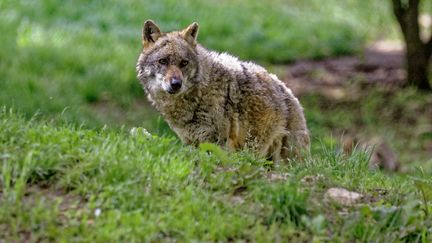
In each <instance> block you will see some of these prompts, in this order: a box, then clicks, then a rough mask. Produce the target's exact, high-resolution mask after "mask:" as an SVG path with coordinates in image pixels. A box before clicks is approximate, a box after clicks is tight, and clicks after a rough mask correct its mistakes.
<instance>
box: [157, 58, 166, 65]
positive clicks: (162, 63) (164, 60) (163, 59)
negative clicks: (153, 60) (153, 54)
mask: <svg viewBox="0 0 432 243" xmlns="http://www.w3.org/2000/svg"><path fill="white" fill-rule="evenodd" d="M159 64H161V65H167V64H168V59H166V58H161V59H159Z"/></svg>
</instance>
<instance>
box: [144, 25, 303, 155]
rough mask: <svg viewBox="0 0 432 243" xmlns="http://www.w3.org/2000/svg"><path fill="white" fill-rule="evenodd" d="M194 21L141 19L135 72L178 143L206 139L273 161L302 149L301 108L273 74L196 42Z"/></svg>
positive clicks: (197, 143)
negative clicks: (172, 25)
mask: <svg viewBox="0 0 432 243" xmlns="http://www.w3.org/2000/svg"><path fill="white" fill-rule="evenodd" d="M198 30H199V26H198V24H197V23H196V22H194V23H192V24H190V25H189V26H188V27H187V28H185V29H183V30H179V31H171V32H162V31H161V30H160V28H159V27H158V26H157V25H156V24H155V22H154V21H152V20H147V21H145V23H144V27H143V30H142V46H143V48H142V51H141V53H140V54H139V58H138V61H137V64H136V71H137V78H138V80H139V81H140V83H141V85H142V87H143V89H144V91H145V93H146V94H147V97H148V99H149V101H150V102H151V103H152V104H153V106H154V107H155V108H156V109H157V110H158V111H159V112H160V113H161V115H162V116H163V117H164V119H165V120H166V121H167V123H168V125H169V126H170V127H171V129H172V130H174V132H175V133H176V134H177V135H178V137H179V138H180V139H181V141H182V142H183V143H185V144H190V145H195V146H196V145H199V144H200V143H204V142H210V143H215V144H218V145H220V146H222V147H224V148H226V149H227V150H229V151H237V150H242V149H246V150H249V151H252V152H254V153H256V154H258V155H259V156H264V157H265V158H268V159H271V160H273V161H276V162H278V161H290V160H291V159H293V158H297V157H298V156H300V155H302V154H304V153H303V152H304V151H308V150H309V146H310V145H309V143H310V139H309V131H308V128H307V125H306V120H305V117H304V114H303V108H302V106H301V105H300V103H299V101H298V99H297V98H296V97H295V96H294V95H293V93H292V92H291V90H290V89H289V88H288V87H287V86H286V85H285V84H284V83H283V82H281V81H280V80H279V79H278V78H277V77H276V75H274V74H271V73H269V72H267V71H266V70H265V69H264V68H263V67H261V66H259V65H257V64H254V63H252V62H243V61H240V60H239V59H238V58H236V57H234V56H231V55H229V54H227V53H218V52H215V51H210V50H207V49H206V48H204V47H203V46H201V45H200V44H198V42H197V36H198Z"/></svg>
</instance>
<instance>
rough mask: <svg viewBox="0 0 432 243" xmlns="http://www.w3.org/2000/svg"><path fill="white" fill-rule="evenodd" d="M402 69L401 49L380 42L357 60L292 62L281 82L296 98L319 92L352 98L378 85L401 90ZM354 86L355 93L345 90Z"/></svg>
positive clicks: (334, 96) (337, 97)
mask: <svg viewBox="0 0 432 243" xmlns="http://www.w3.org/2000/svg"><path fill="white" fill-rule="evenodd" d="M403 66H404V65H403V47H402V45H401V44H400V43H398V42H391V41H380V42H376V43H375V44H373V45H371V46H370V47H368V48H366V50H365V51H364V52H363V55H359V56H342V57H336V58H328V59H324V60H318V61H314V60H303V61H298V62H295V63H294V64H291V65H288V67H287V68H288V72H286V76H285V77H282V79H283V80H284V81H285V82H286V83H287V84H288V86H289V87H290V88H291V89H292V90H293V92H294V93H295V94H296V95H299V96H301V95H302V94H304V93H310V92H318V93H321V94H322V95H325V96H328V97H329V98H335V99H341V98H346V97H347V96H348V97H352V98H355V97H357V95H358V94H356V92H358V91H361V90H364V89H367V88H368V87H370V86H375V85H379V86H381V87H384V88H388V89H390V90H392V89H395V88H398V87H401V86H403V85H404V83H405V81H404V78H405V75H406V74H405V70H404V68H403ZM353 86H354V89H349V90H347V89H346V88H348V87H351V88H353ZM359 89H360V90H359Z"/></svg>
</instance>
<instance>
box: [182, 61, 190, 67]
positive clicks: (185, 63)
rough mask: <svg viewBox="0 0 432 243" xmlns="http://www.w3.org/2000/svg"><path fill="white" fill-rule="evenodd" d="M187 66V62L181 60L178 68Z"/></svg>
mask: <svg viewBox="0 0 432 243" xmlns="http://www.w3.org/2000/svg"><path fill="white" fill-rule="evenodd" d="M188 64H189V61H188V60H183V61H181V62H180V67H186V66H187V65H188Z"/></svg>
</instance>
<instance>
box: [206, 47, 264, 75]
mask: <svg viewBox="0 0 432 243" xmlns="http://www.w3.org/2000/svg"><path fill="white" fill-rule="evenodd" d="M198 52H199V54H200V55H201V56H203V57H205V58H206V59H207V60H209V61H210V62H211V63H212V64H214V65H220V66H221V67H223V68H225V69H227V70H230V71H235V72H245V71H247V72H250V73H262V72H267V71H266V70H265V69H264V68H263V67H262V66H260V65H258V64H256V63H253V62H249V61H242V60H240V59H239V58H238V57H236V56H233V55H231V54H229V53H227V52H217V51H212V50H207V49H205V48H203V47H202V46H200V47H199V49H198Z"/></svg>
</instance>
